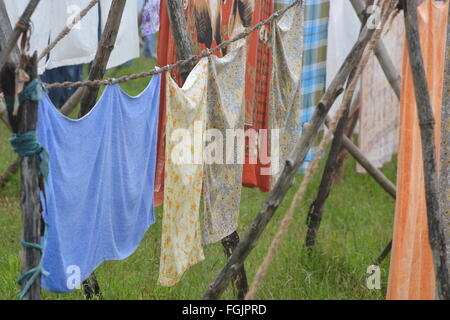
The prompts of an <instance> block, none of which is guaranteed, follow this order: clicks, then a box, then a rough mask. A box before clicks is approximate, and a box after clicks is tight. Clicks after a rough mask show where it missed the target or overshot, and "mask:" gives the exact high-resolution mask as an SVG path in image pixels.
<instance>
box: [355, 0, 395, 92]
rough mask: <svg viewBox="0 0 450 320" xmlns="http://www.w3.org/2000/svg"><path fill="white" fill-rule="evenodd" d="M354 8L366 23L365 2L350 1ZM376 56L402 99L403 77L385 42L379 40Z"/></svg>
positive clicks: (375, 50)
mask: <svg viewBox="0 0 450 320" xmlns="http://www.w3.org/2000/svg"><path fill="white" fill-rule="evenodd" d="M350 2H351V3H352V6H353V8H354V9H355V12H356V14H357V15H358V18H359V19H360V20H361V22H362V23H365V21H366V14H365V13H366V5H365V3H364V1H363V0H350ZM374 52H375V56H376V57H377V59H378V62H379V63H380V66H381V68H382V69H383V72H384V74H385V75H386V78H387V80H388V81H389V84H390V85H391V87H392V90H394V92H395V95H396V96H397V97H398V98H399V99H400V86H401V82H402V81H401V76H400V75H399V74H398V73H397V72H396V67H395V65H394V63H393V62H392V59H391V57H390V56H389V52H388V50H387V49H386V46H385V45H384V42H383V40H381V39H380V40H378V43H377V45H376V46H375V49H374Z"/></svg>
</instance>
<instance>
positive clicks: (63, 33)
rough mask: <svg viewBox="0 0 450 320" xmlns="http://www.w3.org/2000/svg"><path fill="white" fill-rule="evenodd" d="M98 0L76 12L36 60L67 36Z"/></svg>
mask: <svg viewBox="0 0 450 320" xmlns="http://www.w3.org/2000/svg"><path fill="white" fill-rule="evenodd" d="M98 1H99V0H92V1H91V2H90V3H89V4H88V5H87V6H86V8H84V9H83V10H81V11H80V13H79V14H77V15H76V16H75V18H73V20H72V23H70V24H69V25H67V26H66V27H65V28H64V29H63V30H62V31H61V32H60V33H59V34H58V36H57V37H56V38H55V40H53V42H51V43H50V44H49V45H48V46H47V48H45V49H44V50H42V52H41V54H40V55H39V57H38V61H40V60H42V59H43V58H44V57H45V56H46V55H47V54H49V53H50V51H52V50H53V48H55V47H56V45H57V44H58V43H59V42H60V41H61V40H62V39H63V38H64V37H65V36H67V35H68V34H69V33H70V31H72V29H73V28H74V27H75V25H76V24H77V23H78V22H80V21H81V19H83V18H84V17H85V16H86V15H87V14H88V12H89V10H91V9H92V7H94V6H95V5H96V4H97V3H98Z"/></svg>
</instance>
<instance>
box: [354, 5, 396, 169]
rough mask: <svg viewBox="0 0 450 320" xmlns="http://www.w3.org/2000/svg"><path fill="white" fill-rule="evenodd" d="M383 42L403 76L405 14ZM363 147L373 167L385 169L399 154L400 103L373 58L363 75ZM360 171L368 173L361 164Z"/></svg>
mask: <svg viewBox="0 0 450 320" xmlns="http://www.w3.org/2000/svg"><path fill="white" fill-rule="evenodd" d="M382 39H383V42H384V44H385V46H386V48H387V51H388V52H389V56H390V57H391V58H392V61H393V62H394V66H395V67H396V68H397V70H396V72H397V73H398V74H401V65H402V60H403V44H404V42H405V27H404V18H403V14H398V15H397V17H396V18H395V20H394V21H393V23H392V25H390V27H389V28H388V33H387V34H386V33H383V38H382ZM361 95H362V96H361V100H360V101H361V102H360V108H361V109H360V117H359V120H360V130H359V136H358V140H359V148H360V149H361V151H362V153H363V154H364V155H365V156H366V157H367V159H369V160H370V162H372V164H373V165H374V166H375V167H377V168H381V167H382V166H383V165H384V164H385V163H387V162H389V161H391V159H392V156H393V155H394V154H396V153H397V144H398V126H399V123H400V119H399V117H400V102H399V99H398V97H397V96H396V94H395V92H394V90H393V89H392V87H391V85H390V84H389V82H388V81H387V78H386V76H385V74H384V72H383V69H382V68H381V66H380V63H379V62H378V59H377V58H376V57H375V56H374V55H371V56H370V58H369V61H368V62H367V65H366V67H365V69H364V71H363V73H362V75H361ZM357 171H358V172H361V173H362V172H365V170H364V168H363V167H361V165H359V164H358V165H357Z"/></svg>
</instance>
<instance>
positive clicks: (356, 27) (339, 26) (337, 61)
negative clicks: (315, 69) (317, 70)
mask: <svg viewBox="0 0 450 320" xmlns="http://www.w3.org/2000/svg"><path fill="white" fill-rule="evenodd" d="M329 12H330V17H329V22H328V48H327V51H328V53H327V61H326V65H327V77H326V86H327V87H329V85H330V84H331V82H332V81H333V79H334V77H335V76H336V74H337V73H338V71H339V68H340V67H341V66H342V64H343V62H344V61H345V58H346V57H347V55H348V54H349V53H350V51H351V49H352V48H353V46H354V44H355V43H356V41H357V40H358V36H359V31H360V30H361V22H360V21H359V18H358V16H357V15H356V12H355V10H354V9H353V6H352V4H351V2H350V1H349V0H343V1H330V11H329ZM358 91H359V84H358V86H357V88H356V90H355V93H357V92H358ZM356 96H357V94H355V97H356ZM342 98H343V95H342V94H341V95H340V96H339V97H338V98H337V99H336V101H335V102H334V104H333V106H332V108H331V109H330V112H329V115H330V116H333V115H334V114H335V112H336V111H337V109H338V108H339V106H340V105H341V103H342Z"/></svg>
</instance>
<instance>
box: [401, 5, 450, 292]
mask: <svg viewBox="0 0 450 320" xmlns="http://www.w3.org/2000/svg"><path fill="white" fill-rule="evenodd" d="M403 8H404V15H405V29H406V38H407V45H408V52H409V60H410V64H411V68H412V74H413V81H414V92H415V97H416V106H417V113H418V116H419V126H420V132H421V135H420V136H421V142H422V157H423V167H424V178H425V198H426V207H427V218H428V236H429V241H430V245H431V250H432V254H433V264H434V269H435V276H436V288H437V292H438V298H439V299H445V300H449V299H450V284H449V273H448V271H449V270H448V266H447V260H446V253H447V250H446V242H445V235H444V226H443V221H442V218H441V216H440V210H439V192H438V186H439V184H438V173H437V159H436V144H435V119H434V115H433V108H432V105H431V99H430V92H429V89H428V81H427V78H426V74H425V65H424V60H423V56H422V49H421V44H420V36H419V26H418V16H417V7H416V6H415V5H414V4H412V3H411V2H408V1H403Z"/></svg>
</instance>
